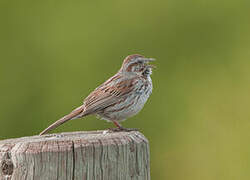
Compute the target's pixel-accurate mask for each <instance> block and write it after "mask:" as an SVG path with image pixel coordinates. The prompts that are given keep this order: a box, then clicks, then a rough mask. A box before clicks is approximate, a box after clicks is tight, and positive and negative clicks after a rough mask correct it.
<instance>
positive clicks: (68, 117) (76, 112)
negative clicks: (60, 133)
mask: <svg viewBox="0 0 250 180" xmlns="http://www.w3.org/2000/svg"><path fill="white" fill-rule="evenodd" d="M83 110H84V109H83V106H80V107H78V108H76V109H74V110H73V111H72V112H71V113H69V114H68V115H66V116H64V117H62V118H61V119H59V120H57V121H56V122H54V123H53V124H51V125H50V126H49V127H47V128H46V129H45V130H43V131H42V132H41V133H40V134H39V135H40V136H41V135H43V134H46V133H47V132H49V131H51V130H52V129H55V128H57V127H58V126H60V125H61V124H63V123H65V122H67V121H69V120H71V119H75V118H78V117H83V116H84V115H83V114H81V113H82V112H83ZM80 115H81V116H80Z"/></svg>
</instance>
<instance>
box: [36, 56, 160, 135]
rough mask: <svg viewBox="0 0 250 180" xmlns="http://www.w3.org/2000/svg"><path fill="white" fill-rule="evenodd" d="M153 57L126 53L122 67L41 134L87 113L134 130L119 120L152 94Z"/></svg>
mask: <svg viewBox="0 0 250 180" xmlns="http://www.w3.org/2000/svg"><path fill="white" fill-rule="evenodd" d="M154 60H155V59H154V58H145V57H144V56H142V55H140V54H132V55H129V56H127V57H126V58H125V59H124V61H123V63H122V66H121V68H120V69H119V71H118V72H117V73H116V74H115V75H114V76H112V77H111V78H109V79H108V80H107V81H105V82H104V83H103V84H101V85H100V86H99V87H97V88H96V89H95V90H94V91H92V92H91V93H90V94H89V95H88V96H87V97H86V98H85V99H84V101H83V104H82V105H81V106H79V107H77V108H75V109H74V110H73V111H72V112H70V113H69V114H67V115H65V116H63V117H62V118H61V119H59V120H57V121H56V122H54V123H53V124H51V125H50V126H49V127H47V128H46V129H45V130H43V131H42V132H41V133H40V134H39V135H43V134H46V133H48V132H49V131H51V130H53V129H55V128H57V127H58V126H60V125H61V124H63V123H65V122H67V121H69V120H72V119H77V118H83V117H85V116H88V115H96V116H97V117H99V118H101V119H103V120H107V121H108V122H113V123H114V125H115V126H116V128H114V130H116V131H132V130H134V129H132V128H125V127H123V126H122V125H121V124H120V122H121V121H124V120H126V119H127V118H129V117H132V116H134V115H136V114H137V113H139V111H140V110H141V109H142V108H143V106H144V104H145V103H146V102H147V100H148V98H149V96H150V95H151V93H152V89H153V84H152V79H151V74H152V69H153V68H155V66H154V65H152V64H149V63H150V62H152V61H154Z"/></svg>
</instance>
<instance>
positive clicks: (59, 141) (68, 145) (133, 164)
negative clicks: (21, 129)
mask: <svg viewBox="0 0 250 180" xmlns="http://www.w3.org/2000/svg"><path fill="white" fill-rule="evenodd" d="M40 179H41V180H54V179H58V180H64V179H65V180H78V179H79V180H92V179H93V180H149V179H150V164H149V144H148V140H147V139H146V138H145V137H144V136H143V134H141V133H140V132H138V131H132V132H108V131H90V132H72V133H61V134H50V135H44V136H31V137H22V138H17V139H7V140H3V141H0V180H40Z"/></svg>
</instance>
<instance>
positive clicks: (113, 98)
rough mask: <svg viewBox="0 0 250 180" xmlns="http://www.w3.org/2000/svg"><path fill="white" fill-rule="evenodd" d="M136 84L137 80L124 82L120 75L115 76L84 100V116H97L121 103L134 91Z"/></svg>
mask: <svg viewBox="0 0 250 180" xmlns="http://www.w3.org/2000/svg"><path fill="white" fill-rule="evenodd" d="M134 83H135V78H133V79H127V80H122V78H121V77H120V76H119V75H116V76H113V77H112V78H110V79H109V80H107V81H106V82H105V83H103V84H102V85H101V86H99V87H98V88H96V89H95V90H94V91H93V92H92V93H90V95H89V96H88V97H87V98H86V99H85V100H84V102H83V105H84V107H85V109H84V114H95V113H97V112H98V111H102V110H104V109H105V108H107V107H109V106H112V105H114V104H116V103H119V102H120V101H122V100H123V99H125V98H126V97H127V96H128V95H129V93H130V92H131V91H132V90H133V87H134Z"/></svg>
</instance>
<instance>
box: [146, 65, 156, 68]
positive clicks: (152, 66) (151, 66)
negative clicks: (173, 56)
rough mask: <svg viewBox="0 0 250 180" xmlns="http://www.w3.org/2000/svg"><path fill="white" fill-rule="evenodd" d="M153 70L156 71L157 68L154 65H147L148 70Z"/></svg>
mask: <svg viewBox="0 0 250 180" xmlns="http://www.w3.org/2000/svg"><path fill="white" fill-rule="evenodd" d="M148 67H149V68H152V69H154V68H156V66H155V65H153V64H149V65H147V68H148Z"/></svg>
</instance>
